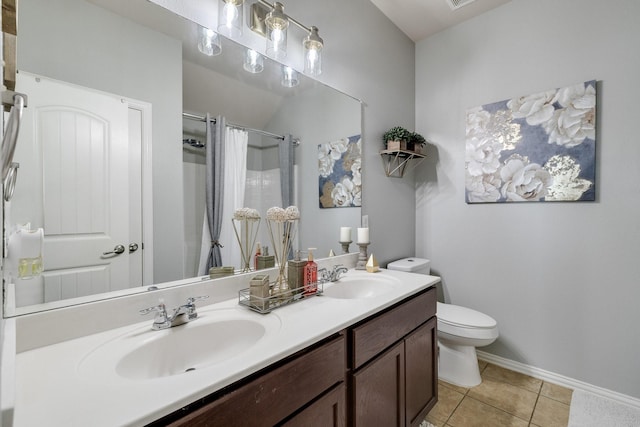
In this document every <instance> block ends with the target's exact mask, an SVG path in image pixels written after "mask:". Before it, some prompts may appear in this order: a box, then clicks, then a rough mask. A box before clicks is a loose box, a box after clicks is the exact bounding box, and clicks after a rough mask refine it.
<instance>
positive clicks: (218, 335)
mask: <svg viewBox="0 0 640 427" xmlns="http://www.w3.org/2000/svg"><path fill="white" fill-rule="evenodd" d="M279 328H280V320H279V318H278V317H277V316H276V315H274V314H273V313H270V314H269V315H267V316H261V315H258V314H256V313H251V312H248V311H247V310H244V309H241V308H236V309H224V310H211V311H208V312H207V311H201V312H200V313H199V317H198V319H196V320H193V321H191V322H189V323H185V324H184V325H180V326H176V327H173V328H169V329H164V330H161V331H152V330H151V322H149V325H148V326H147V327H144V329H143V328H140V327H138V328H136V329H135V330H133V331H130V332H128V333H125V334H124V335H121V336H119V337H117V338H115V339H113V340H111V341H108V342H106V343H104V344H103V345H100V346H99V347H97V348H95V349H94V350H93V351H91V352H90V353H89V354H88V355H87V356H85V357H84V358H83V360H82V361H81V363H80V366H79V372H80V374H81V375H83V376H93V377H95V376H104V375H109V374H111V375H113V373H114V371H115V374H116V375H117V376H119V377H121V378H126V379H130V380H149V379H155V378H162V377H168V376H172V375H181V374H187V375H188V374H189V373H192V372H193V371H197V370H198V369H204V368H207V367H210V366H213V365H216V364H219V363H222V362H224V361H228V360H229V359H231V358H235V357H237V356H239V355H241V354H243V353H245V352H247V351H250V349H251V348H253V347H254V346H255V345H256V344H257V343H259V342H260V341H261V340H262V339H264V338H265V336H266V335H267V334H268V333H269V332H272V331H274V330H277V329H279ZM195 375H197V374H195Z"/></svg>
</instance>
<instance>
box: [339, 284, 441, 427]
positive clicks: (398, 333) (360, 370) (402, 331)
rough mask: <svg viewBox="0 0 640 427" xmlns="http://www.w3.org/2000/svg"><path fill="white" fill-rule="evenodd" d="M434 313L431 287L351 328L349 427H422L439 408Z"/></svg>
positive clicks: (434, 296)
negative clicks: (437, 406) (425, 418)
mask: <svg viewBox="0 0 640 427" xmlns="http://www.w3.org/2000/svg"><path fill="white" fill-rule="evenodd" d="M435 311H436V295H435V289H429V290H427V291H425V292H423V293H421V294H419V295H417V296H415V297H414V298H412V299H410V300H408V301H405V302H402V303H400V304H398V305H396V306H394V307H392V308H391V309H389V310H387V311H386V312H384V313H381V314H380V315H378V316H375V317H373V318H370V319H367V320H365V321H364V322H361V323H360V324H358V325H356V326H354V327H352V328H350V329H349V331H348V336H349V341H348V345H349V354H350V357H349V360H350V374H349V385H350V390H349V393H350V394H349V402H350V403H351V404H350V405H349V415H348V419H349V422H350V424H351V425H353V426H354V427H363V426H370V425H384V426H418V425H420V423H421V422H422V420H424V417H425V416H426V415H427V413H428V412H429V411H430V410H431V408H433V406H434V405H435V404H436V402H437V398H438V395H437V393H438V387H437V385H438V376H437V372H438V370H437V336H436V326H437V324H436V318H435Z"/></svg>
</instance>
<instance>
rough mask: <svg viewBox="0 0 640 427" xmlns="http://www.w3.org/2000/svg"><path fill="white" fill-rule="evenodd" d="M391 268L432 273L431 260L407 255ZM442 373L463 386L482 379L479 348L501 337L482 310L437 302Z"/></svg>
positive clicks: (442, 375)
mask: <svg viewBox="0 0 640 427" xmlns="http://www.w3.org/2000/svg"><path fill="white" fill-rule="evenodd" d="M387 269H389V270H398V271H407V272H411V273H418V274H430V273H431V261H429V260H428V259H423V258H403V259H400V260H398V261H394V262H391V263H389V264H388V265H387ZM437 317H438V347H439V350H440V351H439V358H438V376H439V378H440V379H441V380H443V381H446V382H448V383H451V384H454V385H458V386H461V387H474V386H477V385H478V384H480V383H481V382H482V378H481V377H480V370H479V368H478V357H477V355H476V347H483V346H486V345H489V344H491V343H492V342H494V341H495V340H496V338H498V325H497V323H496V321H495V320H494V319H492V318H491V317H490V316H487V315H486V314H484V313H480V312H479V311H476V310H472V309H470V308H467V307H461V306H459V305H453V304H444V303H440V302H438V303H437Z"/></svg>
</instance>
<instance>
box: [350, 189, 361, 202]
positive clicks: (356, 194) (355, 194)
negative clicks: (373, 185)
mask: <svg viewBox="0 0 640 427" xmlns="http://www.w3.org/2000/svg"><path fill="white" fill-rule="evenodd" d="M351 196H352V201H351V204H352V205H353V206H362V186H361V185H356V186H354V187H353V191H351Z"/></svg>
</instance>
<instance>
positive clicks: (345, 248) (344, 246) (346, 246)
mask: <svg viewBox="0 0 640 427" xmlns="http://www.w3.org/2000/svg"><path fill="white" fill-rule="evenodd" d="M352 242H353V240H349V241H348V242H340V244H341V245H342V253H343V254H348V253H349V245H350V244H351V243H352Z"/></svg>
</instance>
